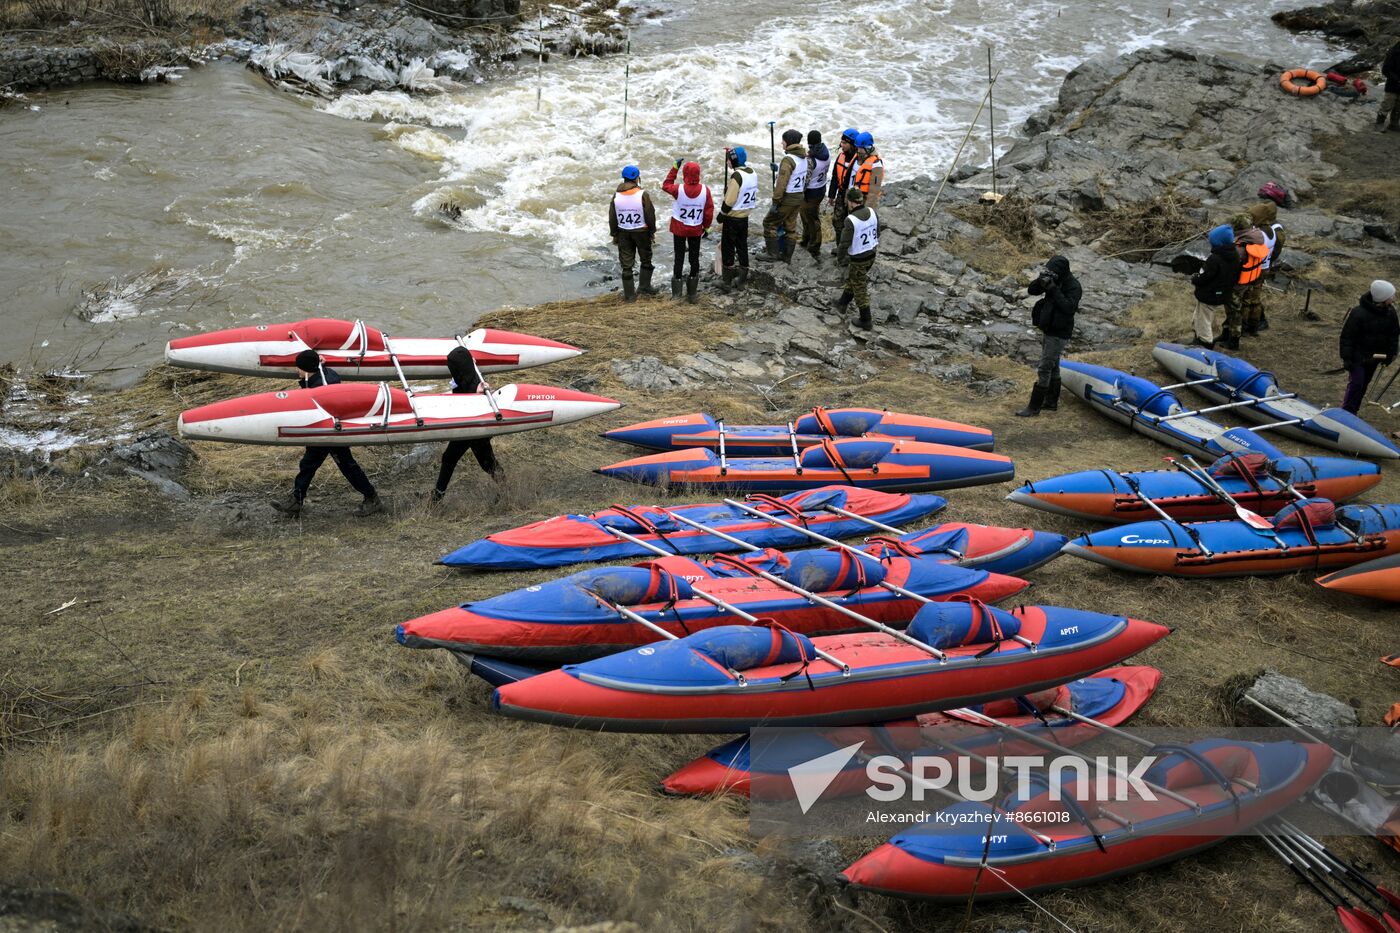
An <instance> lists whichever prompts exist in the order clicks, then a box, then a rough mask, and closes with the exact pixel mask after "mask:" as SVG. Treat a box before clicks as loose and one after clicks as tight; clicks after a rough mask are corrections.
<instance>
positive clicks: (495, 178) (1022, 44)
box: [324, 0, 1326, 262]
mask: <svg viewBox="0 0 1400 933" xmlns="http://www.w3.org/2000/svg"><path fill="white" fill-rule="evenodd" d="M1283 5H1286V3H1285V4H1283ZM1279 6H1280V4H1279V3H1276V2H1264V0H1253V2H1243V3H1236V4H1233V5H1227V6H1226V8H1224V9H1222V8H1219V7H1218V6H1217V5H1215V4H1210V3H1206V2H1200V0H1191V2H1185V3H1182V2H1176V3H1168V2H1151V3H1149V2H1145V0H1123V2H1119V3H1117V4H1114V5H1112V6H1108V5H1105V4H1079V5H1059V4H1047V3H1041V4H1035V3H1028V2H1010V0H981V2H967V0H941V2H939V0H935V2H929V0H885V2H883V3H881V4H879V5H864V4H862V5H861V6H860V7H859V9H858V10H857V9H855V8H853V7H852V5H851V4H850V3H848V2H845V0H822V2H816V3H794V2H781V0H774V2H759V3H755V4H752V5H746V6H745V8H744V9H745V10H746V11H749V10H752V13H751V14H750V13H745V14H735V13H734V12H733V11H734V9H735V8H734V7H732V6H731V5H729V4H721V3H718V2H713V3H712V2H701V3H697V4H695V5H694V6H693V7H691V8H690V9H688V10H687V11H686V12H684V13H677V14H674V15H672V16H671V17H670V18H669V20H668V21H664V22H663V23H662V24H661V25H660V26H657V27H653V28H649V29H648V30H646V31H645V32H643V33H639V34H638V36H636V37H634V41H633V50H632V56H631V77H630V82H629V87H628V92H629V97H630V106H629V113H628V134H627V136H626V137H624V136H623V128H622V118H623V101H622V98H623V68H624V64H625V62H624V59H623V58H622V57H612V58H603V59H597V58H591V59H573V60H568V61H561V62H551V63H549V64H547V65H546V66H545V67H544V69H543V80H542V82H537V78H536V75H535V73H534V66H533V64H530V65H522V66H521V68H520V70H519V72H518V73H516V74H515V75H514V76H508V77H506V78H504V79H501V80H498V81H494V82H490V83H488V84H485V85H482V86H479V87H472V88H466V89H464V90H462V91H460V92H457V93H450V94H440V95H434V96H430V97H424V96H412V95H408V94H404V93H397V92H391V93H373V94H349V95H345V96H343V97H340V98H339V99H337V100H335V101H333V102H331V103H329V104H327V105H325V107H324V109H325V110H326V111H328V112H330V113H332V114H337V115H340V116H343V117H349V118H355V119H363V120H390V121H394V122H396V123H398V124H410V125H417V126H424V127H439V128H455V129H458V130H460V133H461V137H460V139H457V140H455V141H453V142H451V143H450V144H446V145H444V143H443V140H442V139H441V134H434V135H432V136H422V135H417V134H412V133H405V132H402V130H399V131H398V132H394V133H392V134H390V135H391V137H392V139H393V140H394V142H395V143H396V144H397V145H400V146H402V147H404V148H405V149H408V150H409V151H415V152H418V153H420V154H421V155H422V156H423V157H425V158H428V159H432V160H434V161H438V160H440V161H441V174H442V182H443V184H444V186H446V187H448V188H451V189H453V190H454V191H460V190H461V189H462V188H463V187H464V186H465V187H467V188H469V189H472V190H475V191H476V192H477V193H478V194H479V195H480V204H479V206H475V207H470V208H466V209H464V210H462V212H461V214H460V216H458V217H456V221H457V223H458V224H460V225H461V226H462V227H463V228H465V229H468V230H478V231H491V232H496V233H503V234H513V235H519V236H535V237H541V238H545V239H546V240H547V241H548V242H549V243H550V244H551V246H552V248H553V251H554V253H555V254H556V255H557V256H558V257H559V258H560V259H561V260H563V261H565V262H573V261H578V260H581V259H586V258H593V257H598V256H601V255H604V254H605V250H604V249H603V247H605V246H606V242H607V227H606V223H605V221H604V217H605V211H606V204H607V200H608V198H609V196H610V192H611V191H612V190H613V188H614V187H615V185H616V181H617V175H618V170H619V169H620V168H621V167H622V166H623V165H626V164H629V163H634V164H637V165H639V166H640V167H641V169H642V178H643V181H644V183H645V184H647V186H648V187H649V188H650V189H651V190H652V191H653V192H654V194H653V197H654V198H655V199H656V203H657V206H658V209H659V210H665V209H666V208H667V207H668V206H669V200H670V199H669V198H667V197H665V196H664V195H662V194H660V193H659V192H658V191H657V189H658V188H659V183H660V181H661V176H662V175H664V173H665V171H666V169H667V168H669V167H670V165H671V163H672V160H673V159H675V158H696V159H698V160H699V161H700V163H701V165H702V167H703V169H704V172H705V179H706V180H707V181H708V182H711V183H716V182H717V176H718V173H719V171H720V169H721V158H722V156H721V152H722V149H723V147H724V146H725V145H727V144H734V143H738V144H742V145H744V146H745V147H746V148H747V149H748V151H749V155H750V162H751V164H754V165H755V166H760V167H766V164H767V163H768V161H769V133H768V128H767V123H768V121H770V120H771V121H774V122H775V124H776V131H777V132H778V133H781V132H782V130H783V129H785V128H788V127H793V128H797V129H800V130H802V131H804V132H805V131H806V130H807V129H808V128H809V127H819V128H821V129H822V130H823V131H824V133H825V138H826V139H827V141H828V143H829V144H831V143H833V142H834V141H835V138H836V137H838V136H839V135H840V132H841V129H842V128H844V127H846V126H855V127H858V128H860V129H863V130H869V131H871V132H872V133H873V134H874V135H875V138H876V143H877V146H878V147H879V149H880V150H881V152H882V154H883V156H884V158H885V161H886V166H887V177H888V178H889V179H890V180H891V181H893V180H897V179H900V178H910V177H913V176H915V175H920V174H924V175H933V176H941V175H942V173H943V172H944V171H946V170H947V167H948V163H949V160H950V159H951V157H952V155H953V153H954V151H955V150H956V148H957V145H958V142H959V141H960V140H961V138H962V136H963V134H964V133H965V132H966V128H967V124H968V121H969V120H970V119H971V117H972V116H973V114H974V113H975V112H976V110H977V106H978V104H979V102H980V101H981V98H982V95H983V93H984V91H985V89H986V83H987V74H986V69H987V63H986V49H987V47H988V45H989V44H990V46H991V47H992V48H993V49H994V66H996V67H1000V68H1001V69H1002V70H1001V73H1000V77H999V79H998V81H997V87H996V95H995V103H996V118H997V121H998V123H999V125H1000V126H1001V127H1002V132H1006V131H1014V128H1016V127H1019V125H1020V123H1021V122H1022V121H1024V119H1025V118H1026V117H1027V116H1028V115H1029V114H1030V113H1032V112H1033V111H1035V110H1036V109H1038V108H1039V107H1041V106H1043V105H1044V104H1046V103H1048V102H1050V101H1051V100H1053V98H1054V95H1055V93H1056V92H1057V90H1058V88H1059V85H1060V83H1061V82H1062V81H1063V79H1064V76H1065V74H1066V73H1067V72H1068V71H1069V70H1070V69H1071V68H1073V67H1074V66H1075V65H1077V64H1078V63H1079V62H1081V61H1083V60H1085V59H1087V58H1090V57H1093V56H1097V55H1102V54H1117V53H1121V52H1126V51H1132V50H1135V49H1139V48H1144V47H1148V46H1154V45H1163V44H1169V43H1174V42H1175V43H1181V44H1185V45H1189V46H1192V47H1196V48H1205V49H1210V50H1213V51H1222V52H1244V53H1250V54H1253V55H1256V56H1257V55H1274V56H1275V57H1279V58H1281V59H1282V60H1284V61H1288V62H1290V63H1292V64H1299V63H1311V64H1317V63H1318V61H1317V59H1318V57H1319V56H1325V54H1326V53H1325V51H1324V50H1325V46H1324V45H1322V44H1321V43H1320V42H1318V41H1316V40H1313V39H1308V38H1299V37H1295V36H1292V35H1289V34H1287V33H1285V32H1283V31H1282V30H1279V29H1277V28H1276V27H1274V26H1273V25H1272V24H1271V23H1270V22H1269V20H1268V14H1269V12H1271V11H1272V10H1273V9H1276V8H1278V7H1279ZM1169 10H1170V15H1168V11H1169ZM747 15H752V17H753V18H752V19H750V20H748V22H749V23H751V24H752V25H746V21H745V16H747ZM537 96H538V110H537V109H536V108H537ZM986 119H987V117H986V115H985V114H984V115H983V117H982V121H981V122H982V124H983V127H982V128H981V129H980V130H979V131H978V132H977V133H976V134H975V136H974V138H975V139H976V141H977V145H978V146H980V147H981V148H980V149H974V148H973V147H970V152H969V156H970V157H971V158H974V159H978V160H985V158H986V155H987V148H986V145H985V139H986V130H985V123H986ZM428 140H431V143H430V144H429V145H426V146H425V145H424V142H425V141H428ZM760 174H766V172H762V171H761V172H760ZM452 201H453V203H455V204H460V203H461V201H462V199H461V198H460V196H455V197H454V198H453V199H452ZM442 202H443V195H442V194H441V193H440V192H432V193H429V194H428V195H425V196H423V197H421V198H419V199H418V201H417V202H416V204H415V208H416V209H417V210H418V211H420V212H423V213H427V212H431V211H434V210H437V209H438V208H439V207H440V206H441V204H442Z"/></svg>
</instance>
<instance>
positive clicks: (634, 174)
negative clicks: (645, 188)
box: [622, 165, 642, 181]
mask: <svg viewBox="0 0 1400 933" xmlns="http://www.w3.org/2000/svg"><path fill="white" fill-rule="evenodd" d="M641 177H642V170H641V169H639V168H637V166H635V165H629V166H627V167H626V168H624V169H623V170H622V178H623V180H624V181H636V180H637V179H638V178H641Z"/></svg>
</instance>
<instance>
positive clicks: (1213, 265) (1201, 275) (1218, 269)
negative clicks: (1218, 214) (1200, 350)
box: [1191, 224, 1240, 349]
mask: <svg viewBox="0 0 1400 933" xmlns="http://www.w3.org/2000/svg"><path fill="white" fill-rule="evenodd" d="M1207 240H1208V242H1209V243H1210V255H1209V256H1207V257H1206V262H1205V265H1204V266H1202V267H1201V271H1200V272H1197V273H1196V274H1195V275H1193V276H1191V284H1192V286H1194V288H1195V295H1196V317H1195V322H1194V325H1195V329H1196V340H1195V343H1196V345H1197V346H1201V347H1205V348H1207V349H1214V348H1215V309H1216V308H1218V307H1220V306H1221V305H1224V304H1225V303H1226V302H1227V301H1228V300H1229V298H1230V293H1231V292H1233V291H1234V290H1235V283H1236V282H1237V281H1238V280H1239V277H1240V254H1239V251H1238V250H1236V249H1235V230H1234V228H1233V227H1231V226H1230V225H1229V224H1221V225H1220V226H1218V227H1216V228H1215V229H1214V230H1212V231H1211V232H1210V234H1209V236H1208V237H1207Z"/></svg>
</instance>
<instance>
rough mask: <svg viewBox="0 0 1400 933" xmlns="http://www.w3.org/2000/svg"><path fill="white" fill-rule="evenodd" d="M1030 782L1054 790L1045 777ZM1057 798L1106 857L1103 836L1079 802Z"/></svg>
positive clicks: (1063, 797) (1071, 798)
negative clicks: (1087, 832) (1092, 838)
mask: <svg viewBox="0 0 1400 933" xmlns="http://www.w3.org/2000/svg"><path fill="white" fill-rule="evenodd" d="M1062 773H1063V772H1062ZM1031 782H1032V783H1036V784H1044V785H1045V790H1046V791H1052V790H1054V788H1052V787H1051V786H1050V779H1049V778H1048V777H1046V776H1045V775H1042V774H1033V775H1032V776H1031ZM1059 798H1060V800H1059V803H1060V805H1061V806H1063V807H1064V808H1065V811H1066V812H1068V813H1069V815H1070V816H1072V817H1074V818H1075V819H1076V820H1078V821H1079V822H1080V823H1082V824H1083V825H1084V828H1085V829H1087V830H1088V831H1089V834H1090V835H1092V836H1093V837H1094V845H1096V846H1098V847H1099V851H1100V852H1102V853H1103V854H1104V855H1107V854H1108V847H1107V846H1105V845H1104V844H1103V834H1102V833H1100V832H1099V831H1098V830H1097V829H1096V828H1094V823H1093V821H1092V820H1090V819H1089V814H1087V813H1085V812H1084V808H1083V807H1081V806H1080V805H1079V801H1077V800H1075V799H1074V797H1073V796H1072V795H1069V794H1064V793H1062V794H1060V795H1059ZM989 832H990V830H989Z"/></svg>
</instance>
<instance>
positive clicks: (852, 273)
mask: <svg viewBox="0 0 1400 933" xmlns="http://www.w3.org/2000/svg"><path fill="white" fill-rule="evenodd" d="M845 197H846V221H845V223H844V224H842V226H841V236H840V238H839V239H838V240H837V244H838V245H839V247H840V253H839V254H838V256H837V260H836V261H837V262H838V263H839V264H841V265H843V266H845V267H846V282H845V287H844V289H843V290H842V292H841V297H840V298H839V299H837V301H836V307H837V310H839V311H842V312H844V311H845V310H846V308H847V307H849V306H850V304H851V302H852V301H854V302H855V303H856V310H857V311H859V312H860V317H859V318H858V319H857V321H856V326H857V327H859V328H860V329H861V330H870V329H871V321H870V267H871V266H873V265H875V253H876V251H877V250H878V249H879V246H880V220H879V218H877V217H876V216H875V212H874V211H873V210H871V209H870V207H869V206H867V205H866V203H865V194H864V192H862V191H861V190H860V189H859V188H849V189H847V191H846V195H845Z"/></svg>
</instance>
